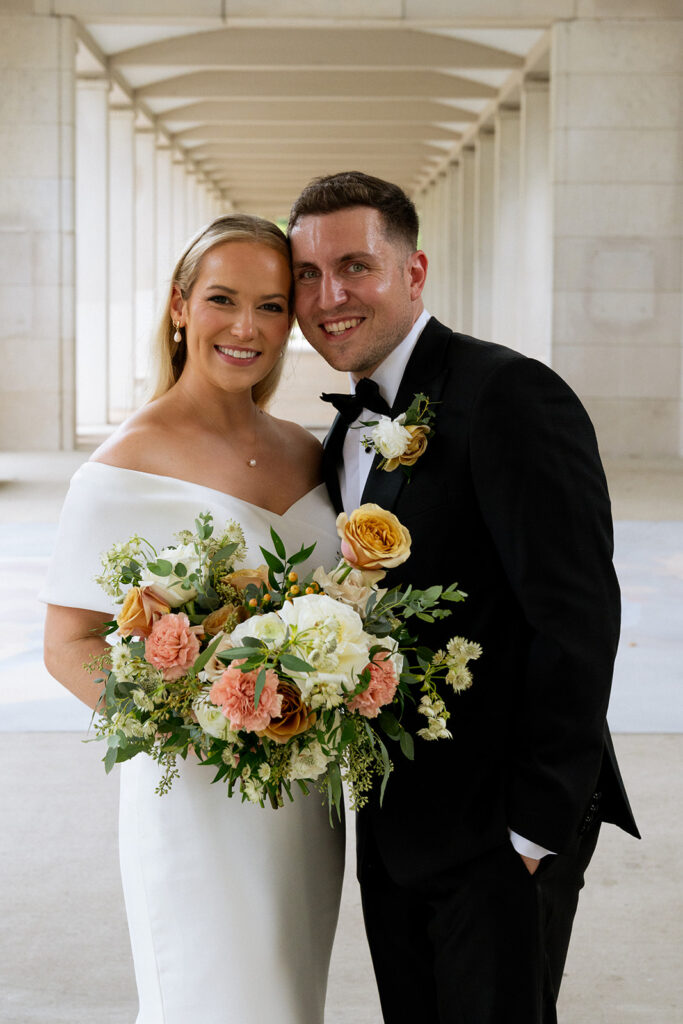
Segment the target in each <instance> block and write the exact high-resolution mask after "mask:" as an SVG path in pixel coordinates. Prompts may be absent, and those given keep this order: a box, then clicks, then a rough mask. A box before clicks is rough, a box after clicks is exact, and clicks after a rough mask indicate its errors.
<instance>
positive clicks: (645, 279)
mask: <svg viewBox="0 0 683 1024" xmlns="http://www.w3.org/2000/svg"><path fill="white" fill-rule="evenodd" d="M552 34H553V45H552V60H551V110H552V128H551V130H552V147H553V155H552V163H553V175H554V182H553V217H554V269H553V291H554V294H553V365H554V366H555V368H556V369H557V370H558V372H559V373H560V374H562V376H563V377H565V378H566V379H567V380H568V381H569V383H570V384H571V385H572V386H573V387H574V388H575V389H576V390H577V391H578V393H579V395H580V396H581V397H582V398H583V399H584V400H585V402H586V405H587V407H588V410H589V412H590V414H591V416H592V418H593V421H594V423H595V426H596V429H597V433H598V439H599V441H600V444H601V446H602V449H603V451H605V452H607V453H609V454H612V455H642V456H648V457H657V456H674V455H677V454H679V453H680V452H681V423H682V417H681V339H682V337H683V332H682V330H681V327H682V316H681V301H680V286H681V259H682V252H683V223H682V221H683V195H682V191H683V188H682V185H681V182H682V181H683V167H682V156H681V154H682V153H683V122H682V120H681V95H683V90H682V86H683V76H682V73H681V71H682V65H681V52H682V50H683V21H680V20H676V21H674V20H672V21H668V22H667V21H666V20H664V19H661V20H660V19H658V20H654V19H653V20H649V21H642V20H633V21H629V20H625V19H624V20H620V19H616V18H613V19H607V20H604V21H597V20H596V21H589V20H586V21H582V20H579V21H572V22H559V23H557V24H556V25H554V27H553V29H552Z"/></svg>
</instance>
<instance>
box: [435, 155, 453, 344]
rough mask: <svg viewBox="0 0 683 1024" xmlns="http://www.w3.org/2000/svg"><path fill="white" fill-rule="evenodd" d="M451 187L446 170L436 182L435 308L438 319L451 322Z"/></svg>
mask: <svg viewBox="0 0 683 1024" xmlns="http://www.w3.org/2000/svg"><path fill="white" fill-rule="evenodd" d="M450 198H451V197H450V189H449V187H448V176H447V173H446V172H443V173H442V174H440V175H439V178H438V180H437V183H436V223H435V225H434V227H435V239H434V241H435V245H434V258H435V259H436V261H437V270H438V274H437V282H438V306H437V308H436V309H435V310H434V314H435V316H436V317H437V319H439V320H441V322H442V323H445V324H447V323H449V322H450V319H451V297H450V287H449V285H450V245H449V224H450V220H451V216H452V210H451V203H450Z"/></svg>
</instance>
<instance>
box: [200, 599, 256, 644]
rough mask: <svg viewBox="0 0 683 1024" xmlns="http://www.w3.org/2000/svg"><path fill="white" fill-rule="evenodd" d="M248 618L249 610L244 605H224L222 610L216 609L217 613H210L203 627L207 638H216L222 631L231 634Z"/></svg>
mask: <svg viewBox="0 0 683 1024" xmlns="http://www.w3.org/2000/svg"><path fill="white" fill-rule="evenodd" d="M246 618H247V610H246V608H245V607H244V605H241V604H224V605H223V606H222V607H221V608H216V611H215V612H210V613H209V614H208V615H207V616H206V618H205V619H204V621H203V622H202V626H203V627H204V632H205V634H206V635H207V636H216V635H217V634H218V633H220V632H221V631H222V630H226V632H230V631H231V630H233V629H234V628H235V626H236V625H237V623H238V622H244V621H245V619H246Z"/></svg>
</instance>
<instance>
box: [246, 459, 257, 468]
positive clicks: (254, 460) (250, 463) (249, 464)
mask: <svg viewBox="0 0 683 1024" xmlns="http://www.w3.org/2000/svg"><path fill="white" fill-rule="evenodd" d="M247 465H248V466H251V468H252V469H253V468H254V466H255V465H256V459H249V461H248V462H247Z"/></svg>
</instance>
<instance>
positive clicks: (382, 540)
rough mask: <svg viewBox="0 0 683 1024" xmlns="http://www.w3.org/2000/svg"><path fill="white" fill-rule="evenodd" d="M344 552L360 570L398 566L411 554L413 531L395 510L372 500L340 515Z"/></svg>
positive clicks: (342, 550) (348, 560)
mask: <svg viewBox="0 0 683 1024" xmlns="http://www.w3.org/2000/svg"><path fill="white" fill-rule="evenodd" d="M337 533H338V534H339V536H340V537H341V552H342V555H343V556H344V558H345V559H346V561H347V562H348V563H349V565H352V566H354V568H357V569H394V568H395V567H396V566H397V565H402V564H403V562H405V561H406V560H407V559H408V558H409V557H410V534H409V533H408V531H407V530H406V528H405V526H403V525H402V524H401V523H400V522H399V520H398V519H397V518H396V516H395V515H394V514H393V513H392V512H387V511H386V510H385V509H383V508H380V506H379V505H373V504H372V503H371V502H368V503H367V504H365V505H361V506H360V508H357V509H356V510H355V512H352V513H351V515H350V516H347V515H346V513H345V512H342V513H341V515H339V516H338V517H337Z"/></svg>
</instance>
